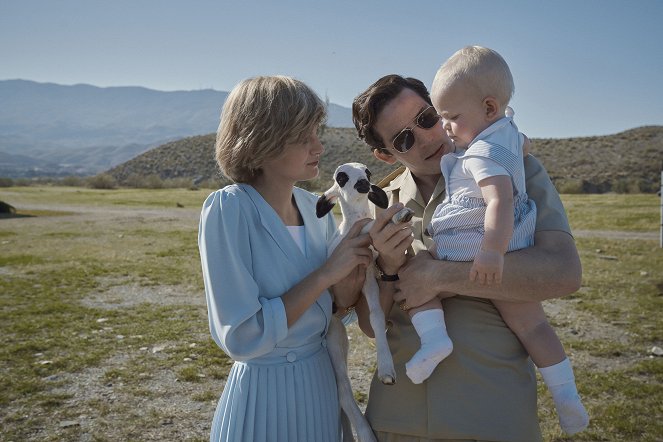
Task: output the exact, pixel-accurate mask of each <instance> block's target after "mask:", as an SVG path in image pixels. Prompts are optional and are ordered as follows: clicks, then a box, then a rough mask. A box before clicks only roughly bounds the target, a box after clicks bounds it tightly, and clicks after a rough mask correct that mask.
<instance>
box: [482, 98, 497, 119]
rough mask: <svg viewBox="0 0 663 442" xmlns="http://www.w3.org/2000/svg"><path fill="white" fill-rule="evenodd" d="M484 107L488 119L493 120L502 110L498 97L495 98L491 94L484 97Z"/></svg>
mask: <svg viewBox="0 0 663 442" xmlns="http://www.w3.org/2000/svg"><path fill="white" fill-rule="evenodd" d="M483 108H484V110H485V112H486V119H487V120H492V119H494V118H495V117H497V113H498V112H499V110H500V106H499V103H498V102H497V99H495V97H491V96H490V95H489V96H487V97H486V98H484V99H483Z"/></svg>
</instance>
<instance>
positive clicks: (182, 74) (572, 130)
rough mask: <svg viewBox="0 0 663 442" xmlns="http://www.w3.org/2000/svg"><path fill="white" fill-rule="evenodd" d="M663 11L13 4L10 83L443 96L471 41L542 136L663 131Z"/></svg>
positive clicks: (166, 2)
mask: <svg viewBox="0 0 663 442" xmlns="http://www.w3.org/2000/svg"><path fill="white" fill-rule="evenodd" d="M662 20H663V1H661V0H635V1H626V0H624V1H616V0H559V1H554V0H547V1H539V0H530V1H525V0H521V1H515V0H514V1H506V0H505V1H479V0H466V1H453V2H452V1H446V0H437V1H423V0H422V1H417V0H409V1H391V0H367V1H361V0H355V1H346V0H339V1H332V0H327V1H316V0H279V1H232V2H230V1H222V0H216V1H208V0H186V1H185V0H179V1H178V0H113V1H102V0H41V1H36V0H1V1H0V80H4V79H15V78H22V79H28V80H35V81H39V82H52V83H59V84H77V83H87V84H92V85H96V86H144V87H148V88H151V89H158V90H193V89H207V88H213V89H217V90H225V91H228V90H230V89H232V87H233V86H234V85H235V84H236V83H237V82H238V81H240V80H241V79H243V78H246V77H251V76H255V75H271V74H286V75H292V76H295V77H297V78H299V79H301V80H303V81H305V82H307V83H308V84H309V85H310V86H312V87H313V88H314V89H315V90H316V91H317V92H318V93H319V94H320V95H321V96H323V97H324V96H325V95H327V96H328V97H329V99H330V101H331V102H333V103H337V104H340V105H343V106H348V107H349V106H350V104H351V103H352V99H353V98H354V97H355V96H356V95H357V94H358V93H359V92H361V91H362V90H364V89H365V88H366V87H367V86H368V85H369V84H371V83H372V82H373V81H375V80H376V79H377V78H379V77H380V76H382V75H385V74H389V73H399V74H404V75H408V76H413V77H417V78H419V79H421V80H422V81H424V83H425V84H427V85H428V86H430V84H431V81H432V79H433V76H434V74H435V71H436V70H437V67H438V66H439V65H440V63H441V62H443V61H444V60H445V59H446V58H447V57H449V56H450V55H451V54H452V53H453V52H454V51H456V50H457V49H459V48H461V47H462V46H466V45H468V44H479V45H483V46H488V47H490V48H493V49H495V50H497V51H498V52H500V53H501V54H502V56H503V57H504V58H505V59H506V60H507V62H508V63H509V65H510V67H511V70H512V73H513V75H514V79H515V84H516V93H515V96H514V99H513V101H512V106H513V107H514V109H515V110H516V121H517V123H518V125H519V127H520V128H521V130H522V131H523V132H525V133H527V134H528V135H529V136H531V137H570V136H585V135H604V134H612V133H617V132H620V131H622V130H626V129H630V128H633V127H638V126H642V125H648V124H658V125H661V124H663V26H662V25H661V21H662Z"/></svg>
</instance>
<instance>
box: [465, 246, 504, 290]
mask: <svg viewBox="0 0 663 442" xmlns="http://www.w3.org/2000/svg"><path fill="white" fill-rule="evenodd" d="M503 268H504V254H503V253H500V252H498V251H497V250H481V251H480V252H479V254H478V255H477V256H476V258H474V263H473V264H472V268H471V269H470V281H474V282H478V283H479V284H481V285H492V284H501V283H502V269H503Z"/></svg>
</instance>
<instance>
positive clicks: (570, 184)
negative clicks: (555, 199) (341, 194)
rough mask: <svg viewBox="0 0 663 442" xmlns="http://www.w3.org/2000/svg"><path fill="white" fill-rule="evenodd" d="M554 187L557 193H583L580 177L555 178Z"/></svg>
mask: <svg viewBox="0 0 663 442" xmlns="http://www.w3.org/2000/svg"><path fill="white" fill-rule="evenodd" d="M555 187H556V188H557V191H558V192H559V193H568V194H576V195H577V194H581V193H584V190H583V188H584V183H583V181H582V180H581V179H573V178H570V179H563V178H562V179H557V180H555Z"/></svg>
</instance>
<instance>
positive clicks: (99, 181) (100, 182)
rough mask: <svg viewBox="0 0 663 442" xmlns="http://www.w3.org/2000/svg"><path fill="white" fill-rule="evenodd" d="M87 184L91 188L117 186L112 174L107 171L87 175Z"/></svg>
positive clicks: (111, 187)
mask: <svg viewBox="0 0 663 442" xmlns="http://www.w3.org/2000/svg"><path fill="white" fill-rule="evenodd" d="M86 183H87V186H88V187H91V188H92V189H115V188H117V181H116V180H115V178H113V176H112V175H109V174H107V173H100V174H99V175H95V176H92V177H89V178H88V179H87V180H86Z"/></svg>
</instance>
